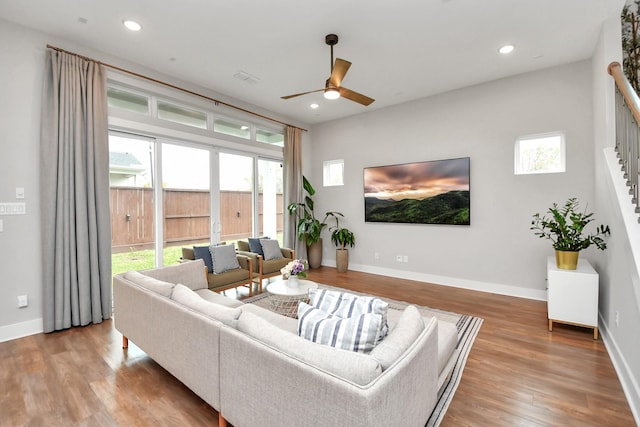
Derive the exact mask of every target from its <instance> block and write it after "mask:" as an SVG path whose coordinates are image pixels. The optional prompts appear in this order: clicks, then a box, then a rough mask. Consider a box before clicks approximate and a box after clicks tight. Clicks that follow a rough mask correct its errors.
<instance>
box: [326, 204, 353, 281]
mask: <svg viewBox="0 0 640 427" xmlns="http://www.w3.org/2000/svg"><path fill="white" fill-rule="evenodd" d="M327 214H328V215H330V216H332V217H334V218H335V220H336V225H334V226H332V227H331V228H330V229H329V230H330V231H331V241H332V242H333V244H334V245H336V268H337V269H338V272H339V273H344V272H345V271H347V269H348V268H349V249H347V248H346V247H345V246H347V245H349V246H350V247H353V245H355V244H356V236H355V235H354V234H353V232H352V231H351V230H349V229H347V228H345V227H340V223H339V218H338V217H343V218H344V215H342V214H341V213H340V212H327Z"/></svg>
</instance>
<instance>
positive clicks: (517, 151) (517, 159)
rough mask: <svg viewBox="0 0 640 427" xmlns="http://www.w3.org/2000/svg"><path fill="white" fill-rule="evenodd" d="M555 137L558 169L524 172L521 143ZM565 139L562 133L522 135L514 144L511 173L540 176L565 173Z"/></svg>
mask: <svg viewBox="0 0 640 427" xmlns="http://www.w3.org/2000/svg"><path fill="white" fill-rule="evenodd" d="M554 137H557V138H559V139H560V141H559V142H560V147H559V148H560V159H559V162H560V167H559V168H558V169H541V170H525V169H524V167H523V163H524V162H523V159H522V155H523V150H522V148H521V145H522V143H523V142H526V141H532V140H542V139H550V138H554ZM566 145H567V144H566V137H565V133H564V132H563V131H553V132H544V133H537V134H530V135H522V136H519V137H517V138H516V141H515V144H514V156H513V159H514V160H513V173H514V175H541V174H553V173H565V172H566V171H567V156H566Z"/></svg>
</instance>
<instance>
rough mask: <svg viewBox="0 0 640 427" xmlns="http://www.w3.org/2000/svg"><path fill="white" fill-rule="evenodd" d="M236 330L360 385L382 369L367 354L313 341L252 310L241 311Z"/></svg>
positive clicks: (377, 374)
mask: <svg viewBox="0 0 640 427" xmlns="http://www.w3.org/2000/svg"><path fill="white" fill-rule="evenodd" d="M238 330H239V331H240V332H243V333H245V334H247V335H248V336H250V337H253V338H255V339H257V340H258V341H261V342H263V343H264V344H266V345H268V346H269V347H271V348H274V349H275V350H277V351H279V352H281V353H283V354H287V355H289V356H291V357H292V358H295V359H297V360H300V361H302V362H304V363H307V364H309V365H312V366H315V367H316V368H318V369H321V370H323V371H326V372H329V373H331V374H333V375H336V376H338V377H340V378H343V379H345V380H347V381H351V382H353V383H355V384H358V385H361V386H364V385H367V384H369V383H370V382H371V381H373V380H374V379H376V378H377V377H378V376H379V375H380V374H381V373H382V368H381V367H380V363H379V362H378V361H377V360H375V359H374V358H372V357H369V356H368V355H365V354H361V353H354V352H351V351H345V350H340V349H336V348H332V347H329V346H324V345H318V344H315V343H312V342H311V341H307V340H305V339H303V338H301V337H299V336H298V335H296V334H295V333H291V332H287V331H285V330H283V329H280V328H278V327H277V326H274V325H272V324H270V323H269V322H265V321H264V319H263V318H261V317H259V316H256V315H255V314H253V313H249V312H246V311H245V312H243V313H242V315H241V316H240V319H238Z"/></svg>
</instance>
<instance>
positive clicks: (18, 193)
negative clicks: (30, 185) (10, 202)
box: [16, 187, 24, 199]
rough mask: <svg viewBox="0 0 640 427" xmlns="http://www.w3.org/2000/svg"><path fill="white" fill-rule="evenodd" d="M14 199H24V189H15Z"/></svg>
mask: <svg viewBox="0 0 640 427" xmlns="http://www.w3.org/2000/svg"><path fill="white" fill-rule="evenodd" d="M16 199H24V188H22V187H18V188H16Z"/></svg>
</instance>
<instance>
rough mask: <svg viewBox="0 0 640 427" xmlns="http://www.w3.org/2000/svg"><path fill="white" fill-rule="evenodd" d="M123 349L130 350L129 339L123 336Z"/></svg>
mask: <svg viewBox="0 0 640 427" xmlns="http://www.w3.org/2000/svg"><path fill="white" fill-rule="evenodd" d="M122 348H129V338H127V337H125V336H124V335H123V336H122Z"/></svg>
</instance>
